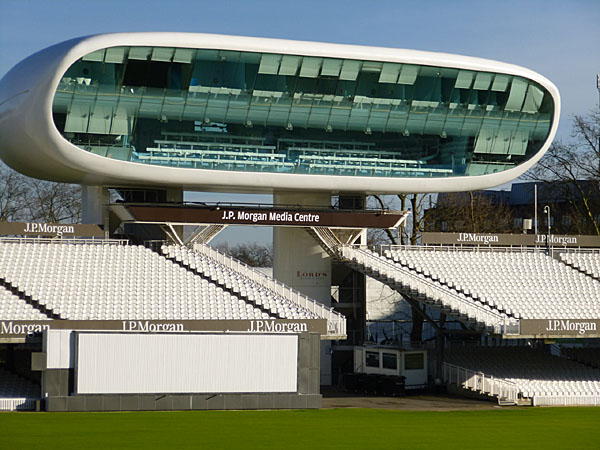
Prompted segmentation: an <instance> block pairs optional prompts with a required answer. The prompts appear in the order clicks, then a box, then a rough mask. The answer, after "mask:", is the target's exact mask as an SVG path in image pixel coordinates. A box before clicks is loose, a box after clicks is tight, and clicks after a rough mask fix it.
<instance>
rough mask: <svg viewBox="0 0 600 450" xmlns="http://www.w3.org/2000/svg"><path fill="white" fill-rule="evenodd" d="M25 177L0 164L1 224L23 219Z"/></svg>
mask: <svg viewBox="0 0 600 450" xmlns="http://www.w3.org/2000/svg"><path fill="white" fill-rule="evenodd" d="M24 199H25V177H24V176H23V175H21V174H19V173H17V172H15V171H13V170H10V169H9V168H8V167H6V166H5V165H4V164H1V163H0V222H8V221H17V220H21V219H23V217H24V216H25V215H24V211H23V205H24V203H23V201H24Z"/></svg>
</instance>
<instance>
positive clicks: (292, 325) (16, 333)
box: [0, 319, 327, 339]
mask: <svg viewBox="0 0 600 450" xmlns="http://www.w3.org/2000/svg"><path fill="white" fill-rule="evenodd" d="M47 329H52V330H94V331H136V332H148V333H159V332H185V331H224V332H227V331H236V332H240V331H243V332H250V333H301V332H305V331H307V332H312V333H319V334H320V335H326V334H327V320H326V319H309V320H292V319H273V320H0V339H3V338H25V337H27V336H33V335H35V334H38V333H41V332H42V331H44V330H47Z"/></svg>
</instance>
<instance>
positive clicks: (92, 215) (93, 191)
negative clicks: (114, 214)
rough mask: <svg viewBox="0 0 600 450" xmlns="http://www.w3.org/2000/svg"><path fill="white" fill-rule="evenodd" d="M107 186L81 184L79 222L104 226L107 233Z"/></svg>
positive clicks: (106, 233)
mask: <svg viewBox="0 0 600 450" xmlns="http://www.w3.org/2000/svg"><path fill="white" fill-rule="evenodd" d="M108 202H109V195H108V188H105V187H103V186H84V185H82V186H81V222H82V223H86V224H95V225H102V226H104V230H105V231H104V232H105V235H106V237H108V233H109V216H108V209H107V207H106V205H108Z"/></svg>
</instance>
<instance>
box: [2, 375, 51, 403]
mask: <svg viewBox="0 0 600 450" xmlns="http://www.w3.org/2000/svg"><path fill="white" fill-rule="evenodd" d="M40 397H41V389H40V386H39V385H37V384H34V383H32V382H30V381H28V380H25V379H24V378H21V377H19V376H17V375H15V374H13V373H12V372H9V371H8V370H5V369H3V368H0V411H17V410H31V409H35V400H39V399H40Z"/></svg>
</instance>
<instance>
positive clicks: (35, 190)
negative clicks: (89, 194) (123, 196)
mask: <svg viewBox="0 0 600 450" xmlns="http://www.w3.org/2000/svg"><path fill="white" fill-rule="evenodd" d="M19 220H26V221H32V222H47V223H76V222H79V221H80V220H81V187H80V186H78V185H73V184H63V183H51V182H49V181H42V180H37V179H35V178H28V177H26V176H24V175H21V174H19V173H17V172H15V171H14V170H12V169H10V168H8V167H7V166H5V165H3V164H0V221H19Z"/></svg>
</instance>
